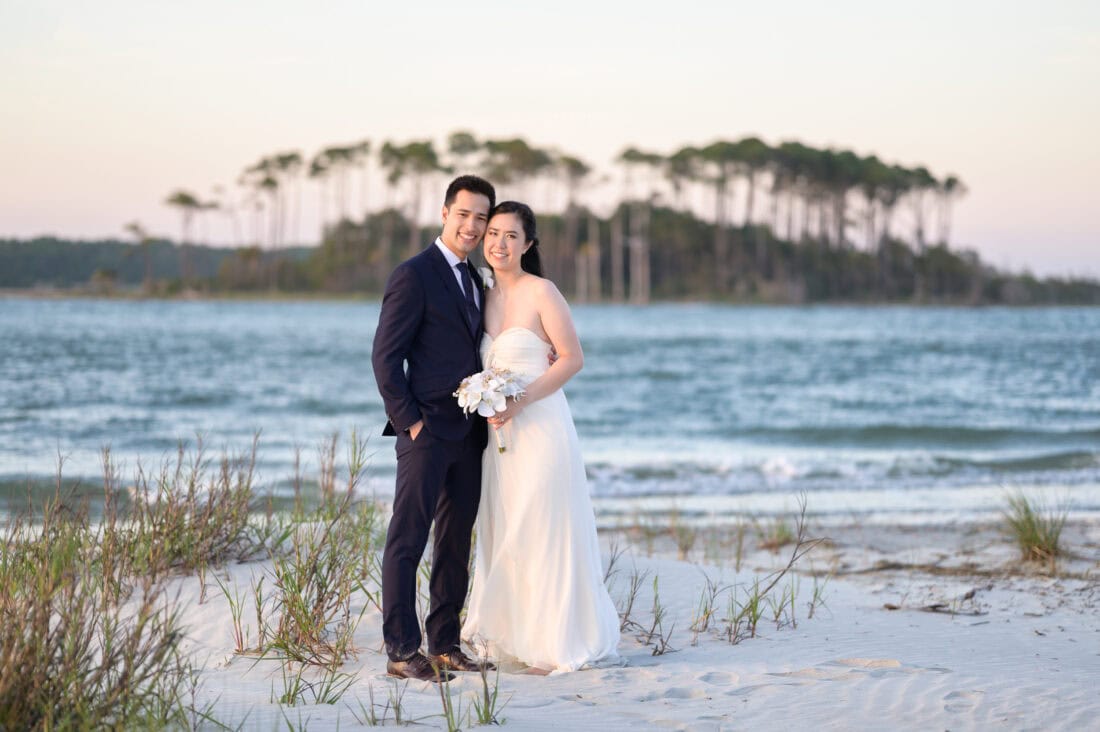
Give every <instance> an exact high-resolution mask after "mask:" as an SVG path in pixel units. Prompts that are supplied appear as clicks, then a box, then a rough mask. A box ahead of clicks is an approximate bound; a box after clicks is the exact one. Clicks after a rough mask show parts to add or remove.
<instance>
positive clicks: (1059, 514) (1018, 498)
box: [1002, 491, 1068, 570]
mask: <svg viewBox="0 0 1100 732" xmlns="http://www.w3.org/2000/svg"><path fill="white" fill-rule="evenodd" d="M1005 503H1006V506H1005V508H1004V509H1002V516H1003V518H1004V526H1005V531H1006V533H1007V534H1008V535H1009V536H1010V537H1011V538H1012V540H1013V542H1014V543H1015V544H1016V546H1017V547H1018V548H1019V549H1020V559H1021V560H1022V561H1024V562H1028V563H1036V564H1045V565H1047V566H1049V567H1050V568H1051V569H1052V570H1053V569H1054V565H1055V562H1056V560H1057V559H1058V558H1059V557H1061V556H1063V555H1064V554H1065V548H1064V547H1063V546H1062V529H1063V528H1065V525H1066V519H1067V517H1068V511H1067V509H1066V507H1065V506H1057V505H1055V506H1048V505H1046V504H1044V503H1043V502H1042V501H1041V500H1040V499H1038V498H1032V497H1029V496H1028V495H1026V494H1025V493H1024V492H1023V491H1016V492H1014V493H1009V494H1008V495H1007V496H1006V497H1005Z"/></svg>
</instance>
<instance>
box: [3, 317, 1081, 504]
mask: <svg viewBox="0 0 1100 732" xmlns="http://www.w3.org/2000/svg"><path fill="white" fill-rule="evenodd" d="M574 317H575V319H576V323H577V329H578V332H579V334H580V337H581V342H582V345H583V347H584V351H585V368H584V370H583V371H582V372H581V373H580V374H579V375H578V376H577V377H576V378H574V379H573V380H572V381H571V382H570V383H569V384H568V385H567V386H566V393H567V395H568V397H569V400H570V403H571V405H572V408H573V413H574V418H575V420H576V423H577V429H578V432H579V434H580V437H581V443H582V448H583V451H584V455H585V461H586V465H587V468H588V472H589V477H590V481H591V490H592V494H593V496H594V498H595V503H596V508H597V512H598V514H599V517H600V520H601V522H602V523H604V524H611V523H616V522H619V521H627V520H632V518H637V516H638V515H639V514H640V513H644V512H648V511H663V510H668V509H669V508H671V507H675V508H676V509H677V510H678V511H681V512H682V513H683V514H684V515H686V516H691V517H695V518H696V519H697V520H723V519H724V518H728V517H731V516H735V515H744V514H745V513H751V514H753V515H768V514H773V513H780V512H784V511H790V510H793V509H794V507H795V506H796V504H797V497H798V496H799V495H800V494H805V496H806V500H807V503H808V505H809V510H810V511H811V512H812V513H815V514H817V515H818V516H819V517H821V518H822V520H826V521H827V520H836V521H843V520H862V521H890V522H899V521H900V522H913V523H920V522H924V521H950V520H957V519H975V518H982V517H986V516H991V515H995V514H996V513H997V512H998V511H999V509H1000V507H1001V505H1002V504H1003V498H1004V494H1005V492H1006V491H1009V490H1013V489H1017V488H1019V489H1024V490H1025V491H1027V492H1029V493H1032V494H1034V495H1037V496H1042V497H1044V498H1045V499H1046V500H1048V501H1050V502H1057V503H1064V504H1066V505H1067V506H1068V507H1069V509H1070V511H1071V513H1072V514H1075V515H1078V514H1082V515H1086V514H1087V515H1100V309H1096V308H1091V309H1090V308H1045V309H1001V308H990V309H949V308H943V309H940V308H908V307H806V308H796V307H734V306H723V305H702V304H683V305H680V304H668V305H654V306H649V307H641V308H639V307H629V306H611V305H599V306H596V305H592V306H577V307H575V308H574ZM377 319H378V305H377V304H376V303H288V302H209V301H204V302H161V301H147V302H142V301H133V302H130V301H113V300H103V301H98V300H40V299H20V298H8V299H0V482H2V483H5V484H7V485H8V486H9V487H10V486H12V485H18V484H20V483H21V482H25V481H28V480H40V479H44V478H48V476H51V475H53V474H54V473H55V472H56V469H57V461H58V455H59V454H60V455H62V456H64V466H63V472H64V474H65V476H67V478H68V479H75V478H82V479H85V480H87V481H89V482H92V483H94V482H95V481H96V480H97V476H98V475H99V474H100V472H101V451H102V449H103V448H104V447H108V446H109V447H110V449H111V453H112V455H113V456H114V458H115V460H116V461H117V462H119V463H120V464H121V469H122V473H123V477H124V479H126V478H127V476H132V475H133V473H134V471H135V470H136V468H137V466H138V464H139V463H140V464H141V465H143V466H145V467H146V468H149V467H155V466H157V465H159V464H161V463H162V462H163V461H164V460H166V459H170V458H172V457H174V455H175V452H176V450H177V447H178V445H179V444H180V442H181V440H182V441H184V442H185V443H186V444H188V445H190V446H193V445H194V444H195V443H196V439H197V437H196V436H197V435H201V436H202V439H203V441H204V443H205V445H206V446H207V448H208V450H209V451H210V452H211V454H212V455H215V456H216V455H217V454H218V453H219V452H222V451H228V452H231V453H233V452H241V451H244V450H246V449H247V447H248V446H249V444H250V443H251V441H252V438H253V436H254V435H255V434H256V433H257V432H259V433H260V448H259V471H258V473H259V480H260V483H261V485H262V486H265V487H270V488H272V489H274V490H278V491H285V490H289V488H288V486H289V482H290V478H291V476H292V473H293V464H294V456H295V452H296V450H298V451H300V454H301V458H302V463H303V469H304V471H305V472H306V473H307V474H309V473H310V472H311V471H314V472H315V471H316V467H317V462H318V460H317V448H318V446H319V444H320V443H321V442H322V441H323V440H324V439H325V438H326V437H327V436H329V435H331V434H333V433H336V432H339V433H340V434H341V435H342V436H344V437H345V438H346V437H347V435H348V434H349V433H350V431H351V430H352V429H356V430H358V432H359V433H360V434H362V435H367V436H369V441H368V452H369V453H370V454H371V462H370V467H369V469H368V475H367V490H370V491H373V492H375V493H377V494H378V495H379V496H386V495H389V494H392V482H393V471H394V457H393V446H392V438H383V437H381V436H380V433H381V428H382V425H383V424H384V419H385V418H384V416H383V410H382V404H381V400H380V398H379V396H378V392H377V390H376V387H375V383H374V378H373V375H372V373H371V367H370V348H371V340H372V337H373V333H374V327H375V324H376V322H377Z"/></svg>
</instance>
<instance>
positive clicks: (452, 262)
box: [435, 236, 466, 269]
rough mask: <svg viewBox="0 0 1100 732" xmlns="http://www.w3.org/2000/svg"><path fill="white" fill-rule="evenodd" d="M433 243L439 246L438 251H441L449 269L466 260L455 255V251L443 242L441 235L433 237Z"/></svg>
mask: <svg viewBox="0 0 1100 732" xmlns="http://www.w3.org/2000/svg"><path fill="white" fill-rule="evenodd" d="M435 245H436V246H437V247H439V251H441V252H443V256H444V257H446V258H447V264H448V265H449V266H450V268H451V269H454V268H455V267H457V266H458V265H460V264H464V263H465V262H466V260H464V259H459V258H458V257H456V256H455V253H454V252H452V251H451V250H450V249H448V248H447V245H446V244H444V243H443V238H442V237H439V236H437V237H436V238H435Z"/></svg>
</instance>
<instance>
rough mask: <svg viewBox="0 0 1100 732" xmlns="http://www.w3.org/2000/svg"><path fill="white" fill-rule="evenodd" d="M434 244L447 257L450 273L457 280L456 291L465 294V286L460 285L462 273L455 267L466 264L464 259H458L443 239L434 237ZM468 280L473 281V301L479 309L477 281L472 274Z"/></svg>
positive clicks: (479, 298) (479, 295) (479, 300)
mask: <svg viewBox="0 0 1100 732" xmlns="http://www.w3.org/2000/svg"><path fill="white" fill-rule="evenodd" d="M435 245H436V246H437V247H439V251H441V252H443V256H444V257H446V258H447V264H448V265H450V267H451V274H453V275H454V276H455V279H456V280H458V291H459V292H461V293H462V294H463V296H465V294H466V288H464V287H463V286H462V273H461V272H459V271H458V270H457V269H456V267H458V265H460V264H461V265H462V266H463V267H465V266H466V260H465V259H459V258H458V257H457V256H455V253H454V252H452V251H451V250H450V249H448V248H447V245H446V244H444V243H443V239H441V238H439V237H436V239H435ZM470 281H471V282H473V283H474V302H475V303H477V307H478V310H480V309H481V293H480V292H478V291H477V282H476V281H475V280H474V277H473V275H470Z"/></svg>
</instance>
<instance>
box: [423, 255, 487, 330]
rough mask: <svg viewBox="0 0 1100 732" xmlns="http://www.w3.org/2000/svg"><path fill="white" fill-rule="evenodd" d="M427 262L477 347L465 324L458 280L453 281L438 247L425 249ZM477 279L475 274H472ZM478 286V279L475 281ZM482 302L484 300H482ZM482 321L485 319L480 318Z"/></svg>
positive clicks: (453, 276) (463, 297)
mask: <svg viewBox="0 0 1100 732" xmlns="http://www.w3.org/2000/svg"><path fill="white" fill-rule="evenodd" d="M427 252H428V261H429V262H431V263H432V269H434V270H435V273H436V274H437V275H439V279H440V280H442V281H443V288H444V289H445V290H447V292H449V293H450V295H451V302H452V303H454V306H455V308H456V309H457V310H458V317H459V319H460V320H461V321H462V325H463V328H462V330H463V331H464V332H465V333H466V335H468V336H470V340H471V342H473V344H474V346H475V347H476V346H477V341H476V340H475V338H474V334H472V333H470V328H469V326H467V325H466V324H467V323H468V322H469V321H468V320H467V319H466V298H465V296H464V295H463V294H462V290H460V289H459V288H458V280H456V279H455V274H454V272H452V271H451V268H450V266H449V265H448V264H447V258H446V257H444V256H443V252H441V251H439V247H437V246H436V245H435V244H432V245H431V246H429V247H428V249H427ZM474 277H475V278H476V277H477V274H476V273H475V274H474ZM475 282H476V283H477V284H478V286H480V282H481V280H480V279H477V280H475ZM482 299H483V300H484V298H482ZM482 320H483V321H484V320H485V319H484V318H482ZM480 330H481V329H480V328H478V331H479V332H478V335H481V333H480Z"/></svg>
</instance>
